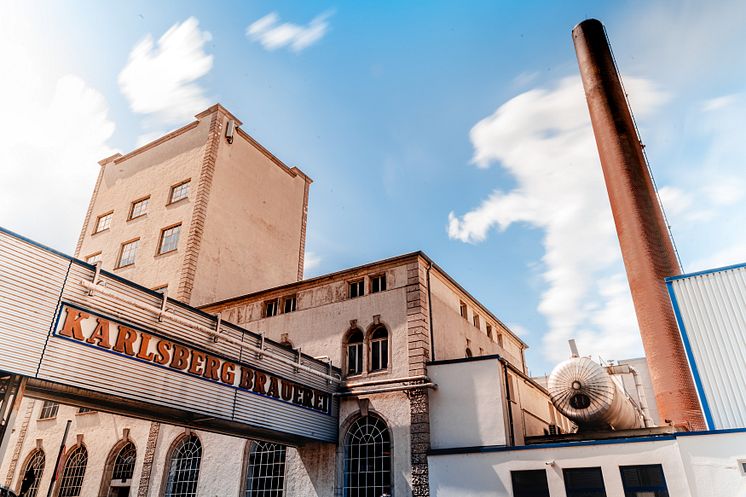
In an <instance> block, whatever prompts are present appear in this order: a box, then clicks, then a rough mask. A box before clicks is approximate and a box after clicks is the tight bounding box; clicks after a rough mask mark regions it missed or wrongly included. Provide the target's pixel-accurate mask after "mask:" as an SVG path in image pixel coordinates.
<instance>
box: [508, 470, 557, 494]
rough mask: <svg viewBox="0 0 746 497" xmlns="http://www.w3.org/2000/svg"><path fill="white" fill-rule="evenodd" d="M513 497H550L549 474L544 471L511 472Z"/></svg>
mask: <svg viewBox="0 0 746 497" xmlns="http://www.w3.org/2000/svg"><path fill="white" fill-rule="evenodd" d="M510 479H511V481H512V483H513V497H549V484H548V483H547V472H546V470H544V469H530V470H524V471H511V472H510Z"/></svg>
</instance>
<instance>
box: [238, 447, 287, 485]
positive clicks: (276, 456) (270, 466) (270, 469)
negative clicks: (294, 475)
mask: <svg viewBox="0 0 746 497" xmlns="http://www.w3.org/2000/svg"><path fill="white" fill-rule="evenodd" d="M285 455H286V450H285V446H284V445H279V444H273V443H269V442H252V443H251V449H250V450H249V460H248V467H247V468H246V492H245V493H244V496H245V497H282V496H283V495H284V493H285Z"/></svg>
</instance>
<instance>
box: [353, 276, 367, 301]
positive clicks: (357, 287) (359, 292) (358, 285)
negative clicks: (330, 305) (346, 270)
mask: <svg viewBox="0 0 746 497" xmlns="http://www.w3.org/2000/svg"><path fill="white" fill-rule="evenodd" d="M364 294H365V288H364V286H363V280H358V281H351V282H350V283H349V297H350V298H351V299H354V298H355V297H362V296H363V295H364Z"/></svg>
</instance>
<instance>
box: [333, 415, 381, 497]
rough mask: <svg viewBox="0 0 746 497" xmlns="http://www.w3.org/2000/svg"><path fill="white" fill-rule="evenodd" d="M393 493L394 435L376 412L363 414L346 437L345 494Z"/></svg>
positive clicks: (351, 496) (362, 496) (377, 496)
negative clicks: (392, 457)
mask: <svg viewBox="0 0 746 497" xmlns="http://www.w3.org/2000/svg"><path fill="white" fill-rule="evenodd" d="M387 494H388V495H390V494H391V435H390V433H389V429H388V427H387V426H386V423H385V422H384V421H383V420H382V419H381V418H379V417H377V416H372V415H369V416H363V417H362V418H359V419H358V420H356V421H355V422H354V423H353V424H352V426H351V427H350V429H349V430H348V431H347V435H346V436H345V441H344V497H381V496H382V495H387Z"/></svg>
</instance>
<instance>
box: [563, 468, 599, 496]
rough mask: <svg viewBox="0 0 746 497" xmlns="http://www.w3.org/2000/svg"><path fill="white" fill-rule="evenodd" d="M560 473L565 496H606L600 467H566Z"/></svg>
mask: <svg viewBox="0 0 746 497" xmlns="http://www.w3.org/2000/svg"><path fill="white" fill-rule="evenodd" d="M562 473H563V476H564V479H565V492H566V493H567V497H606V487H605V486H604V477H603V473H602V472H601V468H568V469H564V470H563V471H562Z"/></svg>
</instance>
